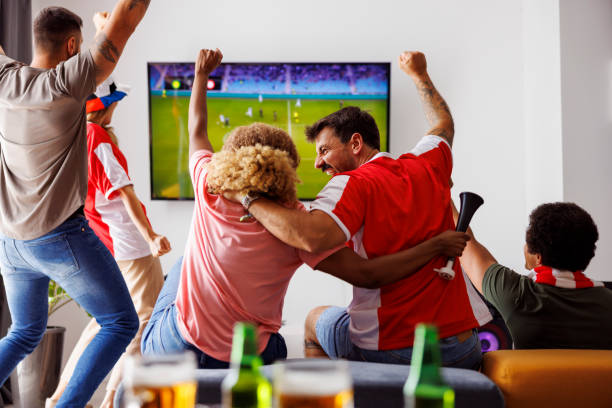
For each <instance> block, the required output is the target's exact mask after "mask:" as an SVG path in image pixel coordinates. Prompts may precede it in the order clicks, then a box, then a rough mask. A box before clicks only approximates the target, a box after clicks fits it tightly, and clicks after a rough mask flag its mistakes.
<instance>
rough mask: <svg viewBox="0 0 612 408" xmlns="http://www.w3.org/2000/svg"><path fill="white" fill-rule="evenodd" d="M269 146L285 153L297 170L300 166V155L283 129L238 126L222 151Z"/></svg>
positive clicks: (263, 126) (258, 125)
mask: <svg viewBox="0 0 612 408" xmlns="http://www.w3.org/2000/svg"><path fill="white" fill-rule="evenodd" d="M258 143H259V144H260V145H262V146H270V147H272V148H273V149H278V150H282V151H284V152H287V154H288V155H289V158H290V159H291V160H292V161H293V162H294V164H293V167H294V168H296V169H297V167H298V165H299V164H300V155H299V154H298V152H297V148H296V147H295V143H293V139H291V136H289V134H288V133H287V132H285V131H284V130H283V129H279V128H277V127H274V126H270V125H266V124H265V123H260V122H255V123H253V124H250V125H248V126H239V127H237V128H236V129H234V131H233V132H232V133H230V135H229V136H228V137H227V139H226V140H225V144H224V145H223V149H222V150H236V149H239V148H240V147H243V146H255V145H256V144H258Z"/></svg>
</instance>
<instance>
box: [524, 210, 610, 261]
mask: <svg viewBox="0 0 612 408" xmlns="http://www.w3.org/2000/svg"><path fill="white" fill-rule="evenodd" d="M598 239H599V233H598V232H597V226H596V225H595V222H594V221H593V218H591V216H590V215H589V213H587V212H586V211H585V210H583V209H582V208H580V207H579V206H578V205H576V204H574V203H548V204H542V205H540V206H539V207H537V208H536V209H535V210H533V211H532V212H531V215H529V226H528V227H527V233H526V242H527V249H528V251H529V252H530V253H532V254H540V255H541V256H542V264H543V265H546V266H550V267H552V268H556V269H560V270H566V271H583V270H585V269H586V267H587V266H588V265H589V262H590V261H591V259H592V258H593V256H595V248H596V245H595V242H597V240H598Z"/></svg>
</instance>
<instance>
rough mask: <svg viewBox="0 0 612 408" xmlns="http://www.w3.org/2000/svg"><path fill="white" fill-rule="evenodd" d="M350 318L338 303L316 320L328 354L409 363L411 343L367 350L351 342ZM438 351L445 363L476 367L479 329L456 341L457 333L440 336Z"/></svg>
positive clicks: (378, 361) (460, 366)
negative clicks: (388, 348) (390, 348)
mask: <svg viewBox="0 0 612 408" xmlns="http://www.w3.org/2000/svg"><path fill="white" fill-rule="evenodd" d="M350 321H351V318H350V316H349V315H348V313H347V312H346V309H345V308H343V307H337V306H332V307H329V308H327V309H325V310H324V311H323V313H321V316H320V317H319V320H317V323H316V333H317V340H318V341H319V344H320V345H321V347H323V350H324V351H325V353H327V355H328V356H329V357H330V358H332V359H334V358H346V359H348V360H355V361H373V362H376V363H388V364H410V361H411V360H412V347H406V348H402V349H396V350H366V349H362V348H359V347H357V346H356V345H354V344H353V343H352V342H351V340H350V337H349V323H350ZM440 354H441V356H442V365H443V366H444V367H456V368H468V369H472V370H478V369H479V368H480V363H481V361H482V353H481V351H480V339H479V338H478V333H476V330H472V335H471V336H470V337H469V338H467V339H465V340H464V341H459V339H458V338H457V337H456V336H450V337H445V338H443V339H440Z"/></svg>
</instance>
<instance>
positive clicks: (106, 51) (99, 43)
mask: <svg viewBox="0 0 612 408" xmlns="http://www.w3.org/2000/svg"><path fill="white" fill-rule="evenodd" d="M96 48H97V50H98V52H99V53H100V54H101V55H102V56H103V57H104V59H105V60H107V61H108V62H110V63H113V64H116V63H117V60H118V59H119V50H118V49H117V47H115V44H113V42H112V41H110V40H109V39H108V37H106V34H105V33H104V32H101V33H100V34H98V36H96Z"/></svg>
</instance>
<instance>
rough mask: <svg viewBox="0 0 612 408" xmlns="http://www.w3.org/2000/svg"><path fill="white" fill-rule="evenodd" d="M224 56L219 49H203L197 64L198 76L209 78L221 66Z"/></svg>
mask: <svg viewBox="0 0 612 408" xmlns="http://www.w3.org/2000/svg"><path fill="white" fill-rule="evenodd" d="M222 59H223V54H222V53H221V51H219V49H218V48H217V49H216V50H209V49H202V50H200V53H199V54H198V60H197V61H196V64H195V72H196V74H197V75H204V76H206V77H207V76H209V75H210V73H211V72H213V71H214V70H215V68H217V67H218V66H219V64H221V60H222Z"/></svg>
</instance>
